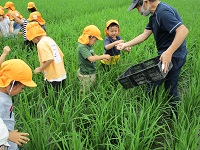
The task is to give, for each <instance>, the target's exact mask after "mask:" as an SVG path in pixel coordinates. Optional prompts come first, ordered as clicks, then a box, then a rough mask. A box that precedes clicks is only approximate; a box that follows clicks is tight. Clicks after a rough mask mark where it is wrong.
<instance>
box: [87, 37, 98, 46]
mask: <svg viewBox="0 0 200 150" xmlns="http://www.w3.org/2000/svg"><path fill="white" fill-rule="evenodd" d="M89 38H90V41H89V43H88V45H89V46H92V45H93V44H94V43H95V42H96V41H97V38H96V37H89Z"/></svg>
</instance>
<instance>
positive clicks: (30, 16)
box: [27, 11, 45, 25]
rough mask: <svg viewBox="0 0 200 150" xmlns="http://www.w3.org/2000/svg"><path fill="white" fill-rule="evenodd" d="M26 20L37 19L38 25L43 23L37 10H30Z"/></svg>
mask: <svg viewBox="0 0 200 150" xmlns="http://www.w3.org/2000/svg"><path fill="white" fill-rule="evenodd" d="M27 20H28V21H33V20H34V21H37V22H38V23H39V24H40V25H44V24H45V20H44V19H43V18H42V15H41V14H40V13H39V12H38V11H35V12H32V13H31V14H30V15H29V18H28V19H27Z"/></svg>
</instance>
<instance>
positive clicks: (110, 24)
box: [107, 22, 119, 30]
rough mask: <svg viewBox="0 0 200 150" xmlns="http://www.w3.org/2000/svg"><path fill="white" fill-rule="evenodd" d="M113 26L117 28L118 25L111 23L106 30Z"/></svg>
mask: <svg viewBox="0 0 200 150" xmlns="http://www.w3.org/2000/svg"><path fill="white" fill-rule="evenodd" d="M114 26H116V27H118V28H119V25H118V24H116V23H114V22H112V23H111V24H110V25H109V26H108V27H107V30H108V29H109V28H110V27H114Z"/></svg>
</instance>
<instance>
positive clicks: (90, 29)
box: [78, 25, 103, 44]
mask: <svg viewBox="0 0 200 150" xmlns="http://www.w3.org/2000/svg"><path fill="white" fill-rule="evenodd" d="M89 36H94V37H96V38H97V39H98V40H103V39H102V37H101V32H100V30H99V29H98V28H97V27H96V26H95V25H89V26H86V27H85V28H84V30H83V34H82V35H81V36H80V37H79V38H78V42H80V43H81V44H88V43H89Z"/></svg>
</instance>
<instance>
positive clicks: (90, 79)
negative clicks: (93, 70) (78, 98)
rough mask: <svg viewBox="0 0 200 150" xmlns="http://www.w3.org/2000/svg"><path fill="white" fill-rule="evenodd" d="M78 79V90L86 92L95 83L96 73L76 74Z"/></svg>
mask: <svg viewBox="0 0 200 150" xmlns="http://www.w3.org/2000/svg"><path fill="white" fill-rule="evenodd" d="M78 79H79V80H80V82H81V85H80V91H81V93H87V92H89V91H90V90H91V88H92V87H93V86H95V85H96V74H90V75H82V74H80V73H79V74H78Z"/></svg>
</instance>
